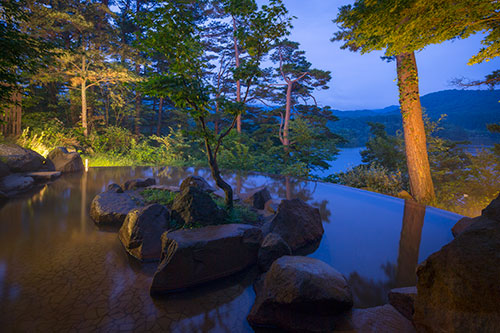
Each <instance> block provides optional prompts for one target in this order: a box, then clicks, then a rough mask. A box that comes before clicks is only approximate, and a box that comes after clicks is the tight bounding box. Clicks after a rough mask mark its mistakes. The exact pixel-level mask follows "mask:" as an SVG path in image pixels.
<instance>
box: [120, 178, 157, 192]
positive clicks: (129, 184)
mask: <svg viewBox="0 0 500 333" xmlns="http://www.w3.org/2000/svg"><path fill="white" fill-rule="evenodd" d="M155 184H156V180H155V179H154V178H146V179H142V178H137V179H132V180H128V181H126V182H125V184H123V189H124V190H134V189H136V188H142V187H148V186H151V185H155Z"/></svg>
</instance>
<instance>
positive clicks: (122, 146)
mask: <svg viewBox="0 0 500 333" xmlns="http://www.w3.org/2000/svg"><path fill="white" fill-rule="evenodd" d="M131 138H132V133H131V132H130V131H129V130H128V129H125V128H123V127H117V126H107V127H105V128H104V129H103V130H102V132H101V133H98V132H97V131H96V132H94V133H92V134H91V135H90V137H89V142H90V146H91V147H92V150H93V151H94V152H96V153H109V154H112V155H122V154H124V153H127V152H128V151H129V150H130V148H131V147H132V141H133V140H134V139H131ZM134 141H135V140H134Z"/></svg>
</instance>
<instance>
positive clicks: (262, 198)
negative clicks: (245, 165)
mask: <svg viewBox="0 0 500 333" xmlns="http://www.w3.org/2000/svg"><path fill="white" fill-rule="evenodd" d="M269 200H271V193H269V190H268V189H267V187H263V188H259V189H256V190H253V191H251V192H249V193H247V194H246V195H245V196H244V198H243V202H245V203H247V204H249V205H250V206H252V207H253V208H256V209H264V208H265V205H266V202H268V201H269Z"/></svg>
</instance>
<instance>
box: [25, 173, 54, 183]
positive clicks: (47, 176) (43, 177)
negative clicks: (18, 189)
mask: <svg viewBox="0 0 500 333" xmlns="http://www.w3.org/2000/svg"><path fill="white" fill-rule="evenodd" d="M25 176H26V177H31V178H33V179H34V180H35V182H48V181H51V180H54V179H57V178H59V177H60V176H61V172H60V171H37V172H30V173H27V174H26V175H25Z"/></svg>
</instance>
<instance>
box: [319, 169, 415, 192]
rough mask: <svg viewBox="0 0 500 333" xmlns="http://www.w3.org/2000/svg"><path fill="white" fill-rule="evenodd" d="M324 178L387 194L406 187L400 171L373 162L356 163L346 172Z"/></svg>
mask: <svg viewBox="0 0 500 333" xmlns="http://www.w3.org/2000/svg"><path fill="white" fill-rule="evenodd" d="M325 180H326V181H329V182H333V183H337V184H342V185H346V186H350V187H357V188H362V189H366V190H370V191H374V192H380V193H384V194H389V195H397V194H398V192H400V191H402V190H404V189H405V188H406V187H407V186H406V182H405V181H404V179H403V177H402V175H401V172H391V171H389V170H387V169H386V168H385V167H383V166H381V165H378V164H375V163H374V164H371V165H358V166H356V167H354V168H352V169H350V170H348V171H347V172H340V173H337V174H333V175H330V176H328V177H326V178H325Z"/></svg>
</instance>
